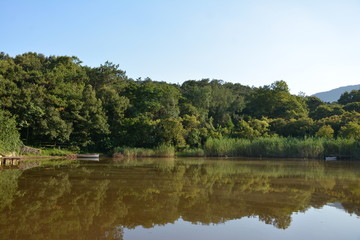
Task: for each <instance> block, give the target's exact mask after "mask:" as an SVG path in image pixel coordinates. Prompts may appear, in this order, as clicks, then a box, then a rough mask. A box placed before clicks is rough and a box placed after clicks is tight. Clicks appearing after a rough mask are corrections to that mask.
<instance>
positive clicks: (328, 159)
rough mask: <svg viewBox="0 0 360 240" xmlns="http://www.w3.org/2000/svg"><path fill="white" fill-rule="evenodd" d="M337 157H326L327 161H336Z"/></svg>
mask: <svg viewBox="0 0 360 240" xmlns="http://www.w3.org/2000/svg"><path fill="white" fill-rule="evenodd" d="M335 160H336V157H325V161H335Z"/></svg>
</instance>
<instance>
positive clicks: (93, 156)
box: [76, 154, 100, 158]
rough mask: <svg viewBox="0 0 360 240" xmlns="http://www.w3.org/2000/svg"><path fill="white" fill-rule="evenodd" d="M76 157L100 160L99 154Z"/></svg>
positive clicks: (78, 155)
mask: <svg viewBox="0 0 360 240" xmlns="http://www.w3.org/2000/svg"><path fill="white" fill-rule="evenodd" d="M76 157H78V158H99V157H100V155H99V154H77V155H76Z"/></svg>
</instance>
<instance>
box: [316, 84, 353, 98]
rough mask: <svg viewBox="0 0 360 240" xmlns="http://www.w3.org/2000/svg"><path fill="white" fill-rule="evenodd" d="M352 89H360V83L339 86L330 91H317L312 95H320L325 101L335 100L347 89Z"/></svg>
mask: <svg viewBox="0 0 360 240" xmlns="http://www.w3.org/2000/svg"><path fill="white" fill-rule="evenodd" d="M352 90H360V84H358V85H350V86H345V87H339V88H335V89H333V90H330V91H326V92H319V93H315V94H314V95H312V96H315V97H318V98H320V99H321V100H323V101H324V102H334V101H337V100H339V98H340V96H341V94H343V93H344V92H346V91H348V92H350V91H352Z"/></svg>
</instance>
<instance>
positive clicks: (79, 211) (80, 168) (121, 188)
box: [0, 158, 360, 240]
mask: <svg viewBox="0 0 360 240" xmlns="http://www.w3.org/2000/svg"><path fill="white" fill-rule="evenodd" d="M0 203H1V205H0V239H12V240H15V239H37V240H39V239H52V240H56V239H84V240H85V239H86V240H88V239H125V240H130V239H157V240H161V239H174V240H176V239H186V240H189V239H206V240H209V239H266V240H269V239H277V240H278V239H317V240H319V239H326V240H329V239H347V240H351V239H354V240H359V239H360V217H359V216H360V163H359V162H350V161H349V162H340V161H331V162H324V161H314V160H313V161H304V160H275V159H270V160H259V159H235V158H234V159H221V158H218V159H203V158H185V159H181V158H177V159H141V160H112V159H104V160H100V161H98V162H96V161H77V160H29V161H23V162H21V163H20V164H19V166H14V167H9V166H0Z"/></svg>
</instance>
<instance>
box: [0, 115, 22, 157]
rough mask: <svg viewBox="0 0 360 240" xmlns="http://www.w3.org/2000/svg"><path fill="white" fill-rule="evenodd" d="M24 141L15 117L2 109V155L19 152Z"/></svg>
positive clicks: (0, 135) (0, 116) (0, 124)
mask: <svg viewBox="0 0 360 240" xmlns="http://www.w3.org/2000/svg"><path fill="white" fill-rule="evenodd" d="M21 145H22V142H21V140H20V134H19V132H18V130H17V128H16V122H15V120H14V119H13V118H10V117H8V116H6V114H5V113H4V111H2V110H1V109H0V155H6V154H9V153H11V152H19V150H20V146H21Z"/></svg>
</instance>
